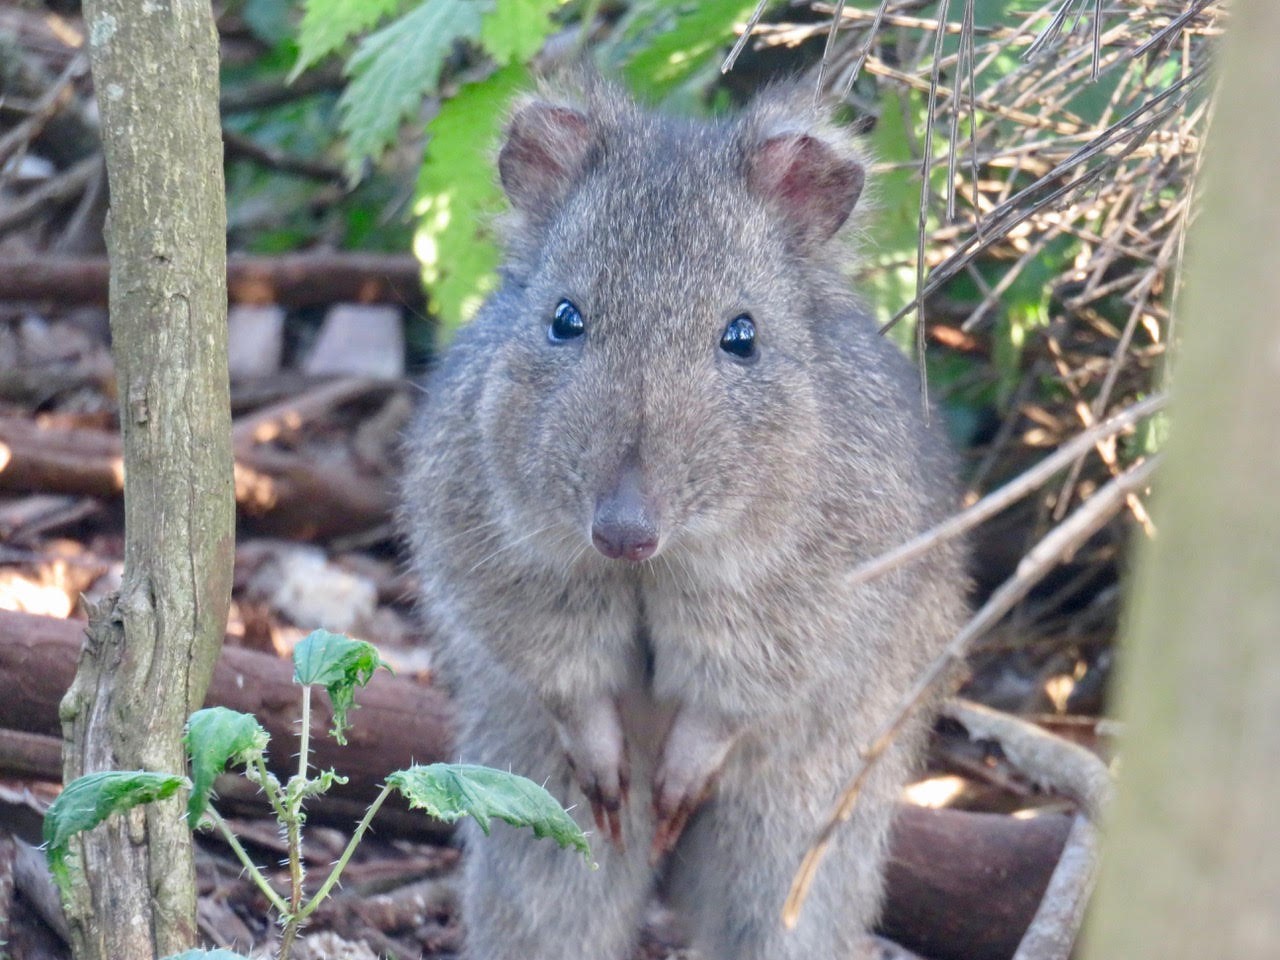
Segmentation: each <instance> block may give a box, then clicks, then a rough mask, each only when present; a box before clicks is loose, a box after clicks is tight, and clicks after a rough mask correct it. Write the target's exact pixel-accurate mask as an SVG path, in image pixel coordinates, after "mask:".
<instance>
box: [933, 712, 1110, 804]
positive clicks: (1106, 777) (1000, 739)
mask: <svg viewBox="0 0 1280 960" xmlns="http://www.w3.org/2000/svg"><path fill="white" fill-rule="evenodd" d="M940 712H941V714H942V715H943V716H945V717H950V718H951V719H952V720H955V721H956V722H957V723H959V724H960V725H961V726H962V727H964V728H965V730H967V731H968V732H969V739H970V740H994V741H996V742H997V743H999V744H1000V749H1002V750H1003V751H1004V755H1005V756H1006V757H1007V758H1008V760H1009V762H1010V763H1011V764H1013V766H1014V767H1016V768H1017V769H1018V770H1019V771H1020V772H1021V773H1024V774H1026V776H1027V777H1028V778H1029V779H1030V780H1031V781H1032V782H1033V783H1035V784H1036V785H1037V786H1040V787H1044V788H1047V789H1049V790H1052V791H1053V792H1054V793H1056V794H1061V795H1062V796H1064V797H1067V798H1068V799H1069V800H1072V801H1074V802H1075V803H1076V804H1077V805H1078V806H1079V807H1080V808H1081V809H1082V810H1083V811H1084V813H1085V815H1086V816H1087V817H1088V818H1089V819H1090V820H1093V821H1095V822H1096V821H1098V820H1099V819H1101V817H1102V814H1103V812H1104V810H1105V809H1106V807H1107V805H1108V804H1109V803H1110V802H1111V794H1112V783H1111V774H1110V772H1108V770H1107V766H1106V764H1104V763H1103V762H1102V761H1101V760H1099V759H1098V756H1097V754H1095V753H1094V752H1093V751H1092V750H1089V749H1088V748H1086V747H1082V746H1080V745H1079V744H1078V743H1072V742H1071V741H1070V740H1067V739H1066V738H1065V737H1060V736H1058V735H1057V734H1056V733H1051V732H1049V731H1048V730H1045V729H1044V728H1043V727H1039V726H1036V725H1035V724H1034V723H1028V722H1027V721H1026V720H1023V719H1022V718H1021V717H1016V716H1014V715H1013V714H1011V713H1005V712H1004V711H1002V710H993V709H991V708H990V707H986V706H983V705H982V704H980V703H973V702H972V701H969V700H960V699H956V700H948V701H947V702H946V703H945V704H943V706H942V709H941V711H940Z"/></svg>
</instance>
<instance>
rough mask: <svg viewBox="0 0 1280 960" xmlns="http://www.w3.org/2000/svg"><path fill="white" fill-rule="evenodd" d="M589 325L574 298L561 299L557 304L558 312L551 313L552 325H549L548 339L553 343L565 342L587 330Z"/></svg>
mask: <svg viewBox="0 0 1280 960" xmlns="http://www.w3.org/2000/svg"><path fill="white" fill-rule="evenodd" d="M586 329H587V325H586V324H585V323H583V322H582V314H580V313H579V312H578V308H577V307H575V306H574V305H573V301H572V300H561V301H560V302H559V303H557V304H556V312H555V313H553V314H552V315H551V325H550V326H549V327H547V339H548V340H550V341H551V342H552V343H564V342H565V341H566V340H572V339H573V338H574V337H580V336H582V335H583V333H585V332H586Z"/></svg>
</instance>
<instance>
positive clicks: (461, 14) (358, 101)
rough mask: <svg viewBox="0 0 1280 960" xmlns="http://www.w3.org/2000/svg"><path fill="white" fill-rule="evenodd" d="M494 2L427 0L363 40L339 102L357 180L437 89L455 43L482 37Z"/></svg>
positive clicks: (349, 163)
mask: <svg viewBox="0 0 1280 960" xmlns="http://www.w3.org/2000/svg"><path fill="white" fill-rule="evenodd" d="M312 2H314V0H312ZM488 6H489V4H488V3H487V2H485V0H425V2H424V3H422V4H421V5H420V6H418V7H416V8H414V9H413V10H410V11H409V12H408V13H406V14H405V15H404V16H403V17H401V18H400V19H398V20H394V21H392V22H391V23H389V24H388V25H387V26H385V27H383V28H382V29H381V30H378V31H377V32H376V33H372V34H370V35H369V36H367V37H365V38H364V39H363V40H362V41H360V44H359V46H358V47H357V48H356V52H355V53H354V54H353V55H352V57H351V59H350V61H348V63H347V71H348V73H350V75H351V82H350V83H349V84H348V85H347V89H346V90H345V91H343V94H342V99H341V101H340V103H339V106H340V108H341V111H342V131H343V133H345V134H346V136H347V172H348V174H350V175H351V176H352V178H353V179H354V178H355V177H356V175H357V174H358V173H359V170H360V165H361V163H362V162H363V161H364V159H365V158H366V157H372V156H377V155H378V154H381V153H382V152H383V151H384V150H386V149H387V148H388V147H390V146H391V145H392V144H393V143H394V142H395V138H396V132H397V131H398V130H399V129H400V124H401V122H403V121H404V120H406V119H407V118H408V117H409V116H411V115H412V114H414V113H415V112H417V111H418V110H419V109H420V108H421V106H422V101H423V98H424V97H425V96H426V95H427V94H429V93H432V92H433V91H435V90H436V88H437V86H438V85H439V82H440V71H441V69H442V68H443V67H444V60H445V57H446V56H447V55H448V54H449V51H450V50H451V49H452V48H453V45H454V43H456V42H457V41H459V40H475V39H477V38H478V37H479V35H480V26H481V17H482V15H483V14H484V12H485V11H486V10H487V9H488Z"/></svg>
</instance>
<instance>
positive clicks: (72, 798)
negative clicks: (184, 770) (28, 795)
mask: <svg viewBox="0 0 1280 960" xmlns="http://www.w3.org/2000/svg"><path fill="white" fill-rule="evenodd" d="M183 786H190V783H189V781H188V780H187V778H186V777H179V776H175V775H173V774H167V773H150V772H148V771H146V770H109V771H106V772H104V773H90V774H87V775H86V776H83V777H77V778H76V779H75V780H72V781H71V782H70V783H69V784H67V785H66V787H64V788H63V791H62V793H60V794H58V798H57V799H56V800H54V801H53V803H52V804H50V806H49V812H48V813H46V814H45V816H44V843H45V857H46V858H47V859H48V862H49V870H50V872H51V873H52V874H53V879H54V880H55V881H57V883H58V886H59V887H61V888H62V889H63V890H65V889H66V888H67V885H68V884H69V883H70V882H71V876H70V872H69V870H68V867H67V854H68V853H69V848H68V845H69V844H70V842H71V838H72V837H73V836H75V835H76V834H77V833H80V832H81V831H83V830H90V829H92V828H93V827H96V826H97V825H98V824H100V823H102V821H104V820H106V819H107V817H109V816H111V815H112V814H113V813H123V812H124V811H126V810H131V809H133V808H134V807H136V806H138V805H140V804H143V803H152V802H154V801H156V800H164V799H166V798H168V797H171V796H173V795H174V794H175V793H177V791H178V789H179V788H180V787H183Z"/></svg>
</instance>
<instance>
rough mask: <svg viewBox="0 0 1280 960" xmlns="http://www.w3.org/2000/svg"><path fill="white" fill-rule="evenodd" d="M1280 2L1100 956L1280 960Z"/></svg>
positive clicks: (1223, 211)
mask: <svg viewBox="0 0 1280 960" xmlns="http://www.w3.org/2000/svg"><path fill="white" fill-rule="evenodd" d="M1277 44H1280V4H1276V3H1275V2H1274V0H1239V2H1237V3H1235V4H1234V5H1233V8H1232V16H1231V23H1230V27H1229V35H1228V37H1227V42H1226V46H1225V48H1224V50H1223V51H1222V54H1221V57H1220V59H1219V64H1220V66H1221V69H1222V74H1223V76H1222V87H1221V90H1220V93H1219V96H1218V103H1217V116H1216V119H1215V122H1214V129H1213V139H1212V140H1211V141H1210V143H1209V145H1208V154H1207V161H1206V174H1207V177H1208V180H1207V184H1206V190H1205V195H1204V209H1203V212H1202V214H1201V216H1200V219H1199V222H1198V223H1197V225H1196V227H1195V230H1194V231H1193V234H1192V241H1191V244H1190V271H1189V275H1188V282H1187V292H1186V301H1185V314H1186V335H1185V339H1184V343H1183V346H1182V348H1181V350H1180V352H1179V357H1178V362H1177V364H1176V367H1175V374H1176V376H1175V378H1174V387H1175V404H1176V405H1175V409H1174V417H1173V430H1172V436H1171V439H1170V443H1169V448H1168V458H1167V461H1166V463H1165V470H1164V472H1163V474H1162V482H1161V489H1160V490H1159V491H1158V496H1157V499H1156V504H1155V514H1154V515H1155V519H1156V521H1157V523H1158V525H1159V527H1160V536H1159V538H1158V539H1157V540H1156V541H1155V543H1154V544H1152V545H1150V547H1149V549H1147V550H1146V552H1145V553H1144V555H1143V556H1142V557H1141V558H1140V564H1139V576H1138V579H1137V583H1136V590H1135V595H1134V609H1133V616H1132V628H1131V630H1130V631H1129V638H1128V646H1127V648H1126V650H1125V659H1124V668H1123V675H1122V685H1121V691H1120V693H1121V700H1120V707H1121V712H1122V714H1124V715H1125V716H1126V717H1127V718H1128V720H1129V721H1130V726H1129V730H1130V732H1129V737H1128V743H1127V746H1126V749H1125V757H1124V765H1123V767H1122V770H1121V784H1120V792H1119V796H1118V801H1117V804H1116V808H1115V810H1114V814H1113V820H1112V823H1111V824H1110V846H1109V847H1108V848H1107V850H1106V852H1105V856H1104V865H1103V876H1102V882H1101V886H1100V891H1099V902H1098V903H1097V909H1096V911H1095V914H1094V916H1093V918H1092V919H1093V922H1092V924H1091V925H1090V926H1089V927H1088V928H1087V931H1086V932H1087V937H1086V946H1087V949H1086V951H1085V956H1086V957H1088V958H1089V960H1112V958H1114V960H1131V958H1135V957H1160V958H1162V960H1183V958H1185V960H1191V958H1196V960H1202V958H1205V957H1232V958H1233V960H1274V958H1275V957H1280V830H1277V826H1276V810H1277V805H1276V797H1277V796H1280V510H1277V508H1276V492H1277V491H1280V323H1278V322H1277V319H1276V311H1277V305H1278V304H1280V270H1277V269H1276V265H1275V256H1276V251H1277V250H1280V194H1277V192H1276V183H1275V170H1276V156H1277V153H1280V59H1277V57H1276V55H1275V50H1276V46H1277Z"/></svg>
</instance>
